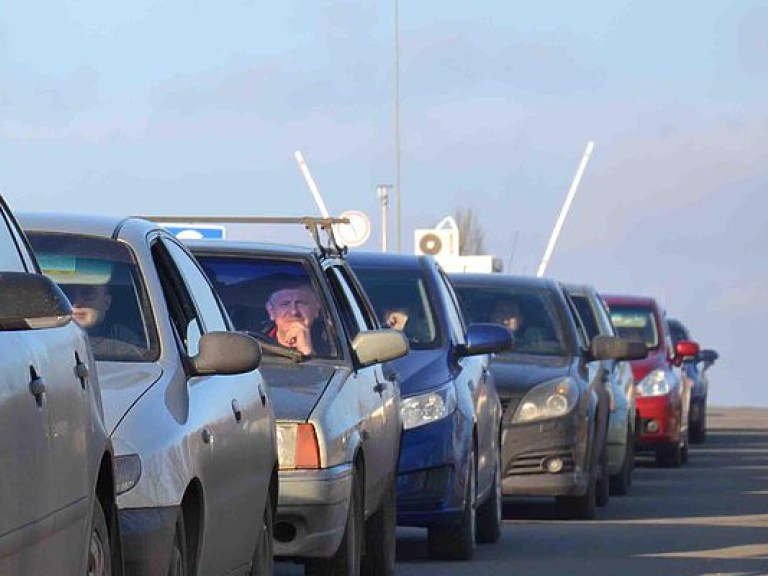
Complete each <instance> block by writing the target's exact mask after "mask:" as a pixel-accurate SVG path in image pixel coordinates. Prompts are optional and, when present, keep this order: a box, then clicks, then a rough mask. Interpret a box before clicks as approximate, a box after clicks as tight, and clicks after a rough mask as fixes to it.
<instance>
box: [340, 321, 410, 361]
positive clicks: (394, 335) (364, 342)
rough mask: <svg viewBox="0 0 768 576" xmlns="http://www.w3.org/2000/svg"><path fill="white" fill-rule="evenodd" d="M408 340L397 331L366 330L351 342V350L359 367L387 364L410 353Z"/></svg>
mask: <svg viewBox="0 0 768 576" xmlns="http://www.w3.org/2000/svg"><path fill="white" fill-rule="evenodd" d="M410 349H411V347H410V346H409V345H408V338H406V336H405V334H403V333H402V332H400V331H399V330H388V329H384V330H366V331H363V332H358V333H357V336H355V339H354V340H352V350H353V351H354V352H355V355H356V356H357V363H358V364H359V365H360V366H370V365H371V364H378V363H380V362H389V361H390V360H395V359H396V358H400V357H401V356H405V355H406V354H408V352H409V351H410Z"/></svg>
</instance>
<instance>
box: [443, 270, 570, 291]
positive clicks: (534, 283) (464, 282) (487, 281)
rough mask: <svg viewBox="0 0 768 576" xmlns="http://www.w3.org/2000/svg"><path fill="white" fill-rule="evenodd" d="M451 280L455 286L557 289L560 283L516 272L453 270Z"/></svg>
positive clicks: (449, 275) (450, 275)
mask: <svg viewBox="0 0 768 576" xmlns="http://www.w3.org/2000/svg"><path fill="white" fill-rule="evenodd" d="M448 277H449V278H450V279H451V282H453V283H455V284H456V285H457V286H509V285H512V286H519V287H525V288H545V289H550V290H552V289H555V290H556V289H557V287H558V286H559V285H560V283H559V282H558V281H557V280H553V279H552V278H539V277H537V276H525V275H518V274H497V273H494V274H466V273H461V272H455V273H452V274H448Z"/></svg>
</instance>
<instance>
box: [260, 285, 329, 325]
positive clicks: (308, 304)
mask: <svg viewBox="0 0 768 576" xmlns="http://www.w3.org/2000/svg"><path fill="white" fill-rule="evenodd" d="M267 312H268V313H269V319H270V320H272V321H273V322H274V323H275V324H276V325H277V329H278V330H283V329H284V328H285V327H286V326H287V325H289V324H291V323H293V322H298V323H300V324H303V325H304V326H306V327H307V328H309V327H310V326H311V325H312V322H314V320H315V318H317V315H318V314H319V313H320V305H319V303H318V301H317V298H316V297H315V294H314V293H313V291H312V290H311V289H309V288H286V289H285V290H278V291H277V292H275V293H274V294H272V297H271V298H270V299H269V301H268V302H267Z"/></svg>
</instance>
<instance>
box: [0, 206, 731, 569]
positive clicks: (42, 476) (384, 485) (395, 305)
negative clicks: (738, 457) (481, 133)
mask: <svg viewBox="0 0 768 576" xmlns="http://www.w3.org/2000/svg"><path fill="white" fill-rule="evenodd" d="M0 212H1V213H2V217H3V218H2V220H3V221H2V222H0V225H1V226H0V228H2V229H1V230H0V235H1V236H3V240H2V245H0V255H2V257H0V288H1V290H2V291H1V292H0V339H1V341H2V346H3V348H4V349H5V350H16V351H18V354H16V356H17V357H16V359H15V361H13V362H11V361H10V360H9V359H8V358H3V359H2V362H0V367H2V378H3V379H2V382H3V385H2V386H3V387H2V389H0V416H2V418H0V429H2V430H3V431H5V432H6V434H4V435H3V438H4V440H5V443H4V444H3V445H2V448H1V449H0V459H1V461H0V464H1V465H2V466H3V468H4V469H10V470H12V471H13V473H12V474H3V475H0V497H1V499H0V574H2V575H3V576H4V575H6V574H8V575H16V574H18V575H19V576H27V575H38V574H41V575H42V574H46V575H50V574H65V575H68V574H72V575H80V574H89V575H91V574H94V575H109V574H142V575H145V574H146V575H163V576H165V575H171V576H177V575H178V576H187V575H209V574H210V575H219V574H222V575H223V574H251V575H259V576H262V575H268V574H271V573H272V569H273V561H274V560H275V559H277V560H280V561H293V562H299V563H301V564H303V566H304V570H305V574H307V575H323V574H327V575H339V576H344V575H358V574H366V575H380V576H389V575H391V574H394V573H395V571H396V566H395V530H396V526H398V525H403V526H419V527H424V528H426V530H427V543H428V547H427V548H428V551H429V554H430V556H431V557H433V558H435V559H444V560H457V561H467V560H470V559H471V558H472V556H473V553H474V550H475V546H476V544H490V543H493V542H496V541H497V540H498V539H499V535H500V529H501V524H502V520H503V518H502V501H503V497H504V496H507V497H514V496H517V495H538V496H542V495H543V496H552V497H554V498H555V504H556V507H557V510H558V512H559V514H560V515H562V516H563V517H567V518H580V519H591V518H594V517H596V516H597V515H598V514H597V510H596V509H597V508H598V507H600V506H605V505H607V504H608V503H609V497H610V496H611V495H616V496H620V495H623V494H626V493H627V491H628V490H630V486H631V483H632V470H633V468H634V459H635V451H636V450H652V451H653V453H654V454H655V457H656V462H657V464H658V465H659V466H680V465H682V464H683V463H684V462H685V461H686V460H687V457H688V443H689V442H690V441H699V442H701V441H704V438H705V431H706V404H705V402H706V386H707V381H708V379H707V374H706V372H707V370H708V368H709V367H710V366H711V365H712V364H713V363H714V362H715V360H716V359H717V353H716V352H714V351H713V350H702V349H700V347H699V345H698V344H697V343H696V342H694V341H692V340H691V339H690V337H689V334H688V332H687V330H686V329H685V327H684V326H683V325H682V324H680V323H679V322H677V323H675V322H672V321H670V319H669V318H667V316H666V313H665V311H664V309H663V308H662V307H661V305H660V304H659V303H658V302H657V301H656V300H655V299H653V298H648V297H639V296H615V295H602V294H600V293H598V291H597V290H595V289H594V288H593V287H591V286H583V285H575V284H565V283H561V282H558V281H556V280H553V279H540V278H539V279H537V278H530V277H523V276H511V275H505V274H498V273H494V274H484V275H462V274H451V275H447V274H446V273H445V272H444V271H443V270H442V268H441V267H440V266H439V264H438V263H437V262H436V261H435V260H434V259H433V258H432V257H431V256H424V255H420V256H415V255H414V256H408V255H387V254H374V253H364V252H354V253H349V254H348V253H347V250H346V248H345V247H343V246H339V245H338V244H337V242H336V239H335V238H334V236H333V232H332V229H331V228H330V227H329V226H325V223H324V222H323V220H322V219H300V221H299V222H297V223H301V224H304V225H305V226H307V227H308V228H309V229H310V232H311V234H312V237H313V238H314V239H315V243H316V246H315V247H314V248H299V247H292V246H279V245H274V244H261V243H243V242H230V241H216V240H213V241H200V242H193V243H190V244H189V245H187V244H185V243H183V242H182V241H181V240H179V239H178V238H176V237H174V236H173V235H172V234H170V233H169V232H168V231H167V230H165V229H163V228H162V227H160V226H159V225H156V224H153V223H151V222H149V221H147V220H144V219H140V218H114V217H96V216H85V215H83V216H80V215H62V214H47V215H39V214H28V215H21V216H20V217H19V221H18V222H17V221H16V219H15V218H14V217H13V216H12V214H11V212H10V209H9V208H8V207H7V206H6V204H5V202H4V201H3V200H2V198H0ZM19 223H20V224H21V226H19ZM22 228H23V231H22ZM41 273H42V274H41ZM84 335H87V340H86V339H85V338H84ZM56 354H63V355H64V356H66V357H68V358H69V361H71V363H72V364H73V366H72V369H71V372H72V374H74V375H75V378H74V380H73V378H72V377H71V374H70V373H69V372H70V371H68V370H61V368H60V366H59V367H58V368H57V367H56V366H53V365H51V358H56V357H57V356H56ZM5 356H7V353H6V354H5ZM59 364H60V362H59ZM692 396H694V397H695V398H698V400H696V401H695V403H694V406H695V409H691V406H692V404H691V402H692V401H691V397H692ZM86 415H87V419H86ZM32 419H36V421H35V422H33V421H32ZM86 421H88V422H91V424H90V425H89V426H83V422H86ZM9 439H12V440H13V442H8V440H9ZM69 440H71V441H69ZM31 482H33V483H36V485H37V486H38V488H37V490H33V491H30V490H29V488H30V483H31ZM57 485H59V486H61V487H67V486H68V487H70V490H69V492H67V491H65V490H62V489H58V488H56V489H54V488H55V487H56V486H57ZM49 487H50V493H49V492H48V490H49Z"/></svg>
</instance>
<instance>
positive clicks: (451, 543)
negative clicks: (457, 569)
mask: <svg viewBox="0 0 768 576" xmlns="http://www.w3.org/2000/svg"><path fill="white" fill-rule="evenodd" d="M467 468H468V470H467V480H468V481H467V482H466V490H465V494H464V509H463V511H462V515H461V521H460V522H459V523H458V524H453V525H448V526H430V527H429V528H428V529H427V551H428V554H429V557H430V558H433V559H435V560H471V559H472V556H473V555H474V554H475V542H476V537H477V535H476V532H475V527H476V522H477V519H476V514H475V497H476V495H477V463H476V462H475V451H474V448H473V449H472V450H471V452H470V454H469V462H468V463H467Z"/></svg>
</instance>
